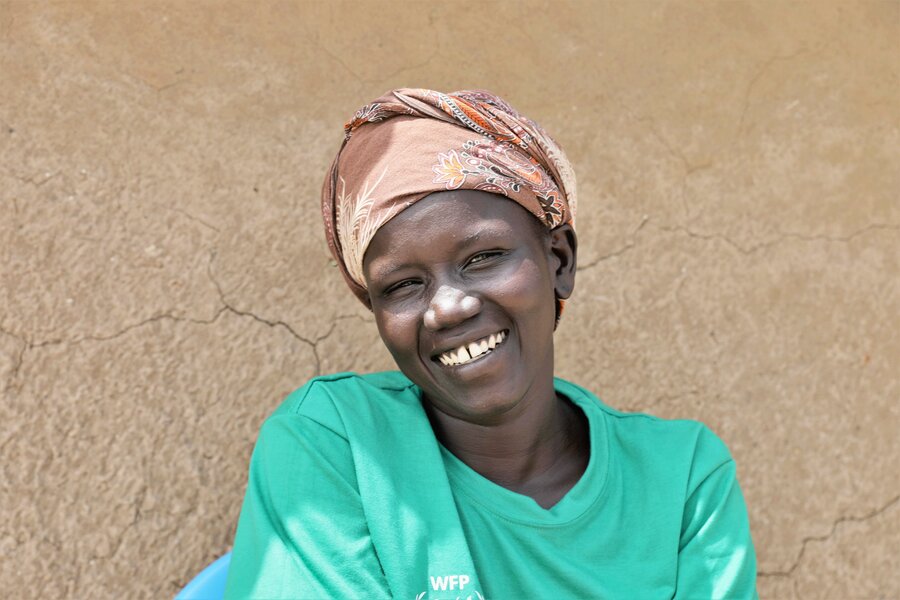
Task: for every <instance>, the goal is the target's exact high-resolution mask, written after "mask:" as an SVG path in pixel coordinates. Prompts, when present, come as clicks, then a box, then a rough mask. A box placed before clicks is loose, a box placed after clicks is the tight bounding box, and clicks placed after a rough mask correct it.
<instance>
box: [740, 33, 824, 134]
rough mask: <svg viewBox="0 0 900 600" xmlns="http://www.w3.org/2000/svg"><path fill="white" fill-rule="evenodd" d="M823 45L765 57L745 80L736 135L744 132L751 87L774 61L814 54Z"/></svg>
mask: <svg viewBox="0 0 900 600" xmlns="http://www.w3.org/2000/svg"><path fill="white" fill-rule="evenodd" d="M824 48H825V46H822V47H819V48H816V49H812V50H811V49H809V48H800V49H799V50H795V51H794V52H791V53H790V54H776V55H775V56H772V57H769V58H768V59H766V60H765V61H764V62H763V63H762V65H761V66H760V67H759V68H758V69H757V70H756V73H755V74H754V75H753V76H752V77H751V78H750V80H749V81H748V82H747V88H746V90H745V91H744V102H743V106H742V108H741V116H740V118H739V119H738V127H737V136H736V137H738V138H740V137H741V136H743V135H744V133H745V132H746V121H747V113H748V112H749V111H750V99H751V97H752V95H753V88H755V87H756V85H757V84H758V83H759V82H760V80H762V78H763V76H764V75H765V74H766V73H767V72H768V71H769V69H771V68H772V67H773V66H774V65H775V63H778V62H790V61H792V60H794V59H795V58H797V57H799V56H803V55H804V54H815V53H818V52H820V51H822V50H823V49H824Z"/></svg>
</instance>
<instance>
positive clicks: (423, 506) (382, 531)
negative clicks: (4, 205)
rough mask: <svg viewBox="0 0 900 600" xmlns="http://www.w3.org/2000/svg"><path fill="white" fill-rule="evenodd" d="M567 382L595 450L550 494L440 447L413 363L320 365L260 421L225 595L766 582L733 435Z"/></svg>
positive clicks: (421, 596)
mask: <svg viewBox="0 0 900 600" xmlns="http://www.w3.org/2000/svg"><path fill="white" fill-rule="evenodd" d="M556 390H557V392H558V393H559V394H560V395H562V396H563V397H565V398H568V399H569V400H570V401H571V402H573V403H574V404H575V405H576V406H577V407H579V408H580V409H581V410H582V411H584V413H585V415H586V416H587V419H588V422H589V425H590V441H591V455H590V462H589V464H588V467H587V470H586V472H585V473H584V475H583V476H582V478H581V479H580V480H579V482H578V483H577V484H576V485H575V486H574V487H573V488H572V489H571V490H570V491H569V492H568V493H567V494H566V496H565V497H563V498H562V500H560V501H559V502H558V503H557V504H556V505H555V506H553V507H552V508H550V509H543V508H541V507H540V506H539V505H538V504H537V503H536V502H535V501H534V500H533V499H531V498H529V497H527V496H523V495H520V494H517V493H515V492H512V491H510V490H507V489H505V488H503V487H501V486H499V485H497V484H495V483H493V482H491V481H489V480H487V479H485V478H484V477H482V476H480V475H479V474H477V473H476V472H474V471H473V470H472V469H470V468H469V467H468V466H466V465H465V464H464V463H463V462H462V461H460V460H459V459H457V458H456V457H455V456H454V455H453V454H451V453H450V452H449V451H447V450H446V449H445V448H443V447H442V446H441V445H440V444H439V443H438V442H437V440H436V439H435V437H434V433H433V431H432V429H431V426H430V424H429V422H428V418H427V416H426V415H425V411H424V409H423V408H422V406H421V402H420V390H419V389H418V388H417V387H416V386H415V385H413V384H412V383H411V382H410V381H409V380H408V379H407V378H406V377H404V376H403V375H402V374H400V373H398V372H385V373H375V374H372V375H364V376H359V375H355V374H348V373H345V374H338V375H332V376H327V377H318V378H315V379H313V380H311V381H310V382H309V383H308V384H307V385H305V386H304V387H303V388H301V389H299V390H297V391H296V392H294V393H293V394H291V395H290V396H289V397H288V398H287V399H286V400H285V401H284V403H283V404H282V405H281V406H280V407H279V408H278V409H277V410H276V411H275V412H274V413H273V414H272V416H271V417H269V419H268V420H267V421H266V423H265V424H264V425H263V427H262V430H261V432H260V435H259V439H258V440H257V444H256V449H255V450H254V452H253V458H252V459H251V463H250V477H249V482H248V486H247V494H246V497H245V499H244V506H243V509H242V510H241V516H240V520H239V522H238V529H237V536H236V538H235V545H234V550H233V557H232V563H231V569H230V572H229V575H228V585H227V591H226V598H298V599H299V598H304V599H305V598H388V597H394V598H407V599H409V600H431V599H445V598H450V599H455V598H460V599H461V600H468V599H469V598H471V599H472V600H481V599H483V598H488V599H489V600H493V599H507V598H516V599H519V598H554V599H562V598H577V599H587V598H627V599H643V598H673V597H674V598H684V599H688V598H690V599H693V598H697V599H700V598H703V599H708V598H729V599H730V598H741V599H742V598H757V595H756V585H755V583H756V557H755V554H754V550H753V543H752V540H751V538H750V530H749V524H748V519H747V510H746V507H745V505H744V500H743V496H742V495H741V491H740V488H739V487H738V483H737V479H736V477H735V465H734V461H733V460H732V458H731V456H730V455H729V453H728V449H727V448H726V447H725V445H724V444H723V443H722V442H721V440H719V438H718V437H716V435H715V434H714V433H712V432H711V431H710V430H709V429H708V428H707V427H705V426H704V425H703V424H702V423H699V422H696V421H688V420H664V419H659V418H656V417H652V416H649V415H644V414H637V413H622V412H619V411H616V410H614V409H612V408H609V407H607V406H605V405H604V404H603V403H602V402H601V401H600V400H599V399H597V398H596V397H595V396H594V395H592V394H591V393H590V392H588V391H587V390H584V389H582V388H580V387H578V386H576V385H573V384H571V383H568V382H566V381H563V380H560V379H557V380H556Z"/></svg>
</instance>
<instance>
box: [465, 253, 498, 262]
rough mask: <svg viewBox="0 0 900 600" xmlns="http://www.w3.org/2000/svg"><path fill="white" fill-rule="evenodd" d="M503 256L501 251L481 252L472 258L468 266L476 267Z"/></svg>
mask: <svg viewBox="0 0 900 600" xmlns="http://www.w3.org/2000/svg"><path fill="white" fill-rule="evenodd" d="M501 254H503V253H502V252H500V251H499V250H491V251H488V252H479V253H478V254H476V255H475V256H473V257H472V258H470V259H469V262H468V263H467V264H469V265H476V264H478V263H483V262H485V261H487V260H490V259H492V258H494V257H496V256H500V255H501Z"/></svg>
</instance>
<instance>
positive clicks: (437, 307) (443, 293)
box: [425, 285, 481, 330]
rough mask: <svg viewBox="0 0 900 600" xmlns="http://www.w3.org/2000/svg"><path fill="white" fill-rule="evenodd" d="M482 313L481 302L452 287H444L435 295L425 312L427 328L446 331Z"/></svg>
mask: <svg viewBox="0 0 900 600" xmlns="http://www.w3.org/2000/svg"><path fill="white" fill-rule="evenodd" d="M479 311H481V300H479V299H478V298H476V297H474V296H470V295H468V294H466V293H465V292H464V291H462V290H459V289H456V288H454V287H453V286H450V285H442V286H441V287H439V288H438V290H437V291H436V292H435V293H434V296H433V297H432V298H431V302H430V303H429V305H428V310H426V311H425V327H427V328H428V329H431V330H438V329H446V328H447V327H453V326H454V325H457V324H458V323H462V322H463V321H465V320H466V319H469V318H471V317H474V316H475V315H477V314H478V313H479Z"/></svg>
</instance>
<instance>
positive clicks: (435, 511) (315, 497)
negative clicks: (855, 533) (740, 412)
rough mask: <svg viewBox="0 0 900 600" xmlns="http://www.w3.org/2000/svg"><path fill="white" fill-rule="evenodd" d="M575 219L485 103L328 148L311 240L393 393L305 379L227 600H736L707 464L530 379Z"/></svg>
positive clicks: (552, 181)
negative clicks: (370, 330)
mask: <svg viewBox="0 0 900 600" xmlns="http://www.w3.org/2000/svg"><path fill="white" fill-rule="evenodd" d="M574 213H575V186H574V177H573V176H572V171H571V168H570V167H569V163H568V161H567V160H566V158H565V156H564V154H563V153H562V151H561V150H560V149H559V148H558V147H557V146H556V144H555V143H554V142H553V140H552V139H551V138H550V137H549V136H547V135H546V133H544V131H543V130H542V129H541V128H540V127H539V126H537V125H536V124H535V123H534V122H532V121H530V120H528V119H526V118H525V117H523V116H522V115H520V114H519V113H518V112H516V111H515V110H514V109H512V108H511V107H510V106H509V105H508V104H506V103H505V102H504V101H502V100H501V99H499V98H497V97H496V96H493V95H491V94H489V93H487V92H455V93H453V94H442V93H439V92H435V91H432V90H418V89H400V90H394V91H392V92H389V93H387V94H385V95H384V96H382V97H381V98H379V99H378V100H376V101H375V102H373V103H372V104H369V105H367V106H365V107H363V108H362V109H361V110H360V111H359V112H358V113H357V114H356V116H355V117H354V118H353V119H352V120H351V121H350V122H349V123H348V124H347V125H346V127H345V139H344V143H343V145H342V147H341V150H340V151H339V153H338V156H337V158H336V159H335V161H334V163H333V165H332V168H331V172H330V174H329V176H328V177H327V178H326V182H325V186H324V189H323V215H324V220H325V228H326V237H327V239H328V242H329V246H330V248H331V250H332V252H333V254H334V256H335V259H336V260H337V262H338V265H339V266H340V267H341V271H342V273H343V274H344V277H345V279H346V280H347V283H348V285H349V286H350V288H351V290H352V291H353V292H354V293H355V294H356V296H357V297H358V298H359V299H360V300H361V301H362V302H363V303H364V304H366V306H367V307H369V308H370V309H371V310H372V312H373V314H374V316H375V322H376V323H377V326H378V331H379V333H380V334H381V339H382V340H383V341H384V343H385V345H386V346H387V348H388V350H389V351H390V352H391V354H392V355H393V357H394V359H395V361H396V363H397V366H398V367H399V369H400V372H387V373H375V374H370V375H355V374H349V373H345V374H338V375H331V376H325V377H317V378H315V379H314V380H312V381H311V382H310V383H308V384H307V385H306V386H304V387H303V388H301V389H300V390H298V391H296V392H294V393H293V394H291V395H290V396H289V397H288V399H287V400H285V402H284V403H283V404H282V405H281V407H280V408H279V409H278V410H276V411H275V413H274V414H273V415H272V416H271V417H270V418H269V419H268V420H267V421H266V423H265V424H264V426H263V428H262V431H261V432H260V436H259V439H258V441H257V445H256V449H255V450H254V454H253V458H252V460H251V466H250V480H249V484H248V488H247V495H246V498H245V501H244V507H243V509H242V512H241V518H240V521H239V524H238V531H237V536H236V540H235V547H234V555H233V561H232V568H231V572H230V574H229V581H228V594H227V595H228V597H231V598H355V597H359V598H362V597H365V598H381V597H396V598H409V599H417V600H423V599H425V598H474V599H480V598H672V597H677V598H714V597H715V598H753V597H756V592H755V576H756V561H755V555H754V551H753V545H752V541H751V538H750V532H749V527H748V521H747V512H746V508H745V506H744V501H743V498H742V496H741V492H740V489H739V487H738V484H737V481H736V479H735V466H734V462H733V460H732V459H731V457H730V455H729V453H728V450H727V448H726V447H725V446H724V444H723V443H722V442H721V441H720V440H719V439H718V438H717V437H716V436H715V435H714V434H713V433H712V432H711V431H710V430H709V429H707V428H706V427H705V426H703V425H702V424H701V423H699V422H695V421H666V420H662V419H658V418H655V417H652V416H649V415H643V414H627V413H621V412H618V411H616V410H614V409H612V408H609V407H607V406H605V405H604V404H602V403H601V401H600V400H598V399H597V398H596V397H595V396H594V395H593V394H592V393H591V392H589V391H588V390H585V389H582V388H580V387H578V386H576V385H574V384H572V383H569V382H566V381H563V380H560V379H555V378H554V376H553V373H554V370H553V333H554V330H555V328H556V323H557V322H558V319H559V317H560V314H561V312H562V308H563V303H564V301H565V299H566V298H568V297H569V295H570V294H571V293H572V290H573V287H574V279H575V265H576V250H577V243H576V237H575V232H574V228H573V223H574Z"/></svg>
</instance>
